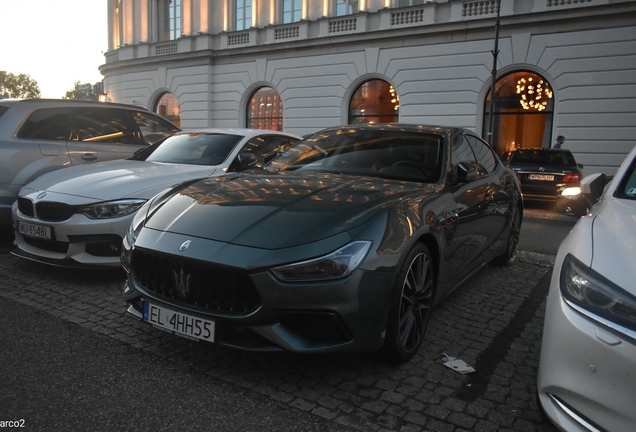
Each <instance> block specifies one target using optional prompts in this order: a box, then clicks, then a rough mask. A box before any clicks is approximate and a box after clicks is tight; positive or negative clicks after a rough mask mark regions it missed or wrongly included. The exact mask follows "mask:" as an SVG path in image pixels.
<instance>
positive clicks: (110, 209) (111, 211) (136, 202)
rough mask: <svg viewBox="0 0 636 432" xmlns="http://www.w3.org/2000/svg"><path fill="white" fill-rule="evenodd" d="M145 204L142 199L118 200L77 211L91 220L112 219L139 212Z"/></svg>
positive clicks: (81, 208)
mask: <svg viewBox="0 0 636 432" xmlns="http://www.w3.org/2000/svg"><path fill="white" fill-rule="evenodd" d="M145 202H146V200H142V199H128V200H117V201H110V202H103V203H99V204H92V205H89V206H84V207H79V208H78V209H77V210H78V212H80V213H83V214H85V215H86V216H88V217H89V218H91V219H111V218H116V217H122V216H127V215H129V214H131V213H133V212H135V211H137V210H138V209H139V207H141V206H142V205H144V203H145Z"/></svg>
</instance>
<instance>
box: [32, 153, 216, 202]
mask: <svg viewBox="0 0 636 432" xmlns="http://www.w3.org/2000/svg"><path fill="white" fill-rule="evenodd" d="M217 170H218V171H219V172H220V173H222V172H224V171H223V170H222V169H221V168H220V167H215V166H204V165H182V164H166V163H158V162H143V161H132V160H122V161H109V162H103V163H98V164H92V165H83V166H77V167H69V168H63V169H61V170H57V171H52V172H50V173H46V174H44V175H42V176H40V177H38V178H36V179H35V180H34V181H32V182H31V183H29V184H27V185H26V186H24V187H23V188H22V190H21V191H20V195H27V194H30V193H33V192H40V191H46V192H47V193H55V194H62V195H70V196H73V197H78V198H79V197H81V198H88V199H90V200H95V201H107V200H112V199H119V198H145V199H148V198H151V197H153V196H154V195H156V194H157V193H158V192H160V191H161V190H163V189H165V188H167V187H170V186H172V185H174V184H177V183H180V182H183V181H186V180H190V179H195V178H199V177H208V176H211V175H213V174H214V173H215V171H217Z"/></svg>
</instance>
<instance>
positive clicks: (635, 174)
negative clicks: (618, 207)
mask: <svg viewBox="0 0 636 432" xmlns="http://www.w3.org/2000/svg"><path fill="white" fill-rule="evenodd" d="M614 196H615V197H616V198H623V199H630V200H636V157H635V158H633V159H632V163H631V165H630V166H629V168H627V171H626V172H625V175H624V176H623V178H622V179H621V181H620V183H619V185H618V187H617V188H616V191H615V192H614Z"/></svg>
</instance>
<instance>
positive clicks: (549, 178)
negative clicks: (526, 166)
mask: <svg viewBox="0 0 636 432" xmlns="http://www.w3.org/2000/svg"><path fill="white" fill-rule="evenodd" d="M528 178H529V179H530V180H545V181H554V176H553V175H550V174H530V176H529V177H528Z"/></svg>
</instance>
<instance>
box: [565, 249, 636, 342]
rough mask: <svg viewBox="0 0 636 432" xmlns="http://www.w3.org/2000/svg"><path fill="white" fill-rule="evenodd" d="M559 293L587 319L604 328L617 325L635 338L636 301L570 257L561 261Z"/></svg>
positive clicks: (569, 255)
mask: <svg viewBox="0 0 636 432" xmlns="http://www.w3.org/2000/svg"><path fill="white" fill-rule="evenodd" d="M559 285H560V289H561V294H562V295H563V297H564V298H565V300H566V301H567V302H568V303H570V304H571V305H573V306H574V307H575V309H577V310H580V311H581V312H583V313H584V314H585V315H586V316H588V317H590V318H592V319H595V320H596V321H599V322H601V323H604V324H606V325H610V326H611V327H614V328H615V326H612V325H611V324H618V325H619V326H621V327H624V328H625V329H624V331H622V330H621V329H617V330H619V331H622V332H623V333H625V334H628V335H629V336H633V335H636V333H635V330H636V297H634V296H633V295H631V294H630V293H628V292H627V291H625V290H624V289H622V288H621V287H619V286H618V285H616V284H615V283H613V282H612V281H610V280H609V279H607V278H605V277H604V276H602V275H601V274H599V273H597V272H595V271H594V270H592V269H591V268H589V267H588V266H586V265H585V264H583V263H582V262H581V261H579V260H578V259H576V258H575V257H574V256H572V255H571V254H568V255H567V256H566V257H565V259H564V260H563V266H562V267H561V274H560V284H559Z"/></svg>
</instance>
